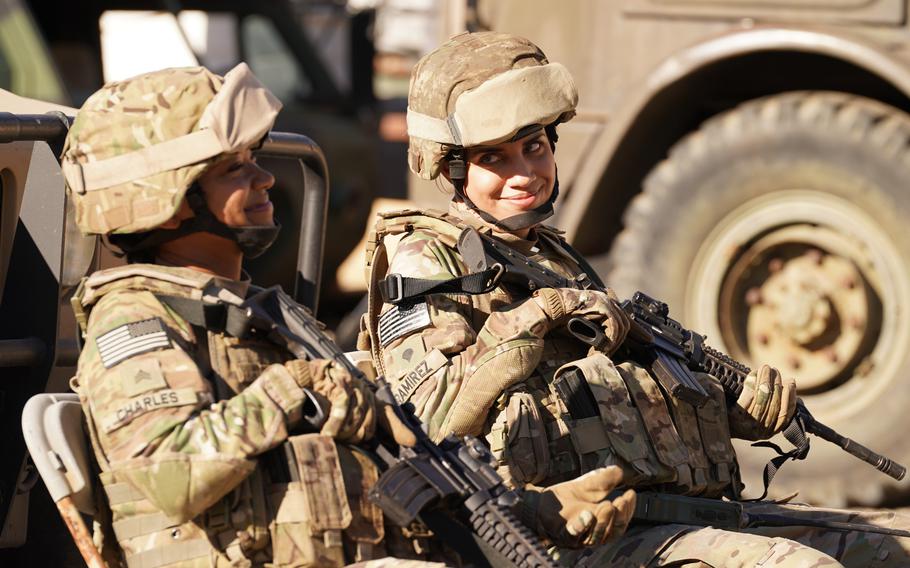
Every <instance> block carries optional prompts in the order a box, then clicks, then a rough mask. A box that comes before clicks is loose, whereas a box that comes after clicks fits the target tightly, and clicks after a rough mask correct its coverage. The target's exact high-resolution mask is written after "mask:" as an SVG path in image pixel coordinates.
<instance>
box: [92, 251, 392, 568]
mask: <svg viewBox="0 0 910 568" xmlns="http://www.w3.org/2000/svg"><path fill="white" fill-rule="evenodd" d="M247 287H248V283H246V282H236V281H226V280H223V279H219V278H216V277H212V276H209V275H206V274H203V273H200V272H196V271H194V270H190V269H186V268H168V267H162V266H156V265H141V264H133V265H128V266H125V267H121V268H115V269H110V270H106V271H102V272H98V273H95V274H94V275H92V276H91V277H90V278H88V279H87V280H86V282H85V284H84V287H83V288H84V289H83V293H82V295H81V303H82V306H83V307H84V309H86V310H89V309H90V310H91V311H90V317H89V318H88V325H87V329H86V335H85V338H86V342H85V348H84V350H83V352H82V355H81V357H80V359H79V368H78V375H77V378H76V381H75V383H74V385H75V388H76V389H77V390H78V392H79V394H80V398H81V399H82V402H83V407H84V408H85V411H86V416H87V420H88V423H89V426H90V431H91V432H92V434H93V435H92V441H93V447H94V449H95V454H96V456H97V459H98V463H99V465H100V467H101V474H100V476H101V482H102V485H103V487H104V490H105V493H106V495H107V498H108V502H109V505H110V508H111V511H112V519H111V520H112V521H113V523H112V526H113V531H114V533H115V535H116V537H117V542H118V544H119V546H120V548H121V549H122V551H123V554H124V557H125V559H126V562H127V564H128V565H130V566H146V567H147V566H158V565H169V566H221V565H228V564H230V563H232V562H233V563H238V562H239V563H241V564H242V563H243V562H244V561H245V560H248V561H250V562H252V563H253V564H255V565H262V564H264V563H267V562H273V563H275V564H276V565H282V566H285V565H288V566H289V565H306V564H312V565H336V566H339V565H342V564H344V555H343V545H347V547H348V551H349V553H359V555H360V556H361V557H365V558H370V557H373V556H374V555H375V554H379V555H380V556H381V555H382V554H381V552H382V548H381V546H380V542H381V541H382V539H383V536H384V528H383V523H382V514H381V511H379V509H378V508H377V507H376V506H375V505H373V504H371V503H369V502H367V501H366V499H365V493H366V491H367V490H368V489H369V487H371V486H372V484H373V482H374V481H375V479H376V475H377V471H376V469H375V466H373V465H372V463H370V462H369V461H368V460H364V459H363V458H362V457H361V455H360V454H359V453H356V452H352V451H351V450H350V449H348V448H347V447H345V446H343V445H336V444H335V442H334V441H333V440H332V439H331V438H328V437H325V436H320V435H318V434H312V435H300V436H294V437H292V443H293V444H294V445H295V449H296V450H297V454H298V455H306V456H308V459H307V460H306V461H304V462H302V463H301V468H302V473H303V475H301V478H302V479H306V482H305V483H293V482H292V483H287V482H285V483H276V482H274V481H272V480H271V476H272V472H271V471H270V470H269V468H268V467H264V464H265V463H271V462H263V461H262V459H260V456H262V455H263V454H266V453H267V452H268V451H269V450H271V449H272V448H274V447H275V446H277V445H279V444H281V443H282V442H284V441H285V440H286V439H288V436H289V432H291V431H293V429H294V428H295V426H297V425H298V424H299V421H300V407H301V403H302V401H303V392H302V390H301V388H300V387H299V386H298V384H297V382H296V381H295V380H294V378H293V377H292V376H291V375H290V373H289V372H288V370H287V369H286V368H285V366H284V365H282V363H284V362H285V361H288V360H289V359H290V358H291V355H290V353H288V352H286V351H284V350H283V349H281V348H279V347H277V346H275V345H272V344H270V343H267V342H264V341H258V340H252V339H247V340H239V339H236V338H233V337H230V336H228V335H225V334H224V333H219V332H213V331H206V330H204V329H201V328H198V327H193V326H191V325H190V324H189V323H188V322H187V321H186V320H184V319H182V318H181V317H180V316H178V315H176V314H175V313H174V312H173V311H172V310H170V309H168V308H167V307H165V306H164V305H163V304H162V303H161V302H160V301H159V300H158V299H157V298H156V294H163V295H169V296H179V297H185V298H194V297H200V296H201V295H202V294H211V295H218V294H222V295H223V294H225V293H227V292H230V293H233V294H236V295H238V296H240V297H243V295H244V294H245V292H246V289H247ZM143 328H144V329H143ZM140 333H142V335H138V334H140ZM130 334H133V335H137V337H139V338H143V339H140V340H139V341H131V340H128V339H127V340H120V339H118V338H119V337H128V336H130ZM130 352H138V354H136V355H133V356H129V357H126V358H123V357H125V356H126V355H128V354H129V353H130ZM308 365H309V367H310V371H311V373H312V375H313V377H314V378H315V377H319V376H320V375H322V374H332V373H344V372H345V371H344V370H342V369H339V368H336V367H335V365H333V364H327V363H326V362H324V361H312V362H309V363H308ZM281 458H282V456H280V455H279V454H274V455H273V456H272V459H279V460H280V459H281ZM374 547H375V548H374ZM351 556H352V557H353V556H354V554H352V555H351Z"/></svg>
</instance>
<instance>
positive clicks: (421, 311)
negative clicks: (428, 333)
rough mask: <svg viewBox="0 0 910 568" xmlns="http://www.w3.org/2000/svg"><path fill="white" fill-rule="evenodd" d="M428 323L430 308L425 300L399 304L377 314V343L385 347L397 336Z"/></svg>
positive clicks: (425, 325) (421, 327) (423, 326)
mask: <svg viewBox="0 0 910 568" xmlns="http://www.w3.org/2000/svg"><path fill="white" fill-rule="evenodd" d="M428 325H430V308H429V306H427V303H426V302H420V303H419V304H413V305H407V304H399V305H397V306H394V307H392V308H391V309H389V310H387V311H386V312H385V313H384V314H382V315H381V316H379V344H380V345H382V346H383V347H385V346H386V345H388V344H389V343H391V342H392V341H394V340H396V339H398V338H399V337H401V336H403V335H405V334H406V333H410V332H412V331H415V330H418V329H423V328H425V327H427V326H428Z"/></svg>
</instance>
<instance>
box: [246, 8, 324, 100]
mask: <svg viewBox="0 0 910 568" xmlns="http://www.w3.org/2000/svg"><path fill="white" fill-rule="evenodd" d="M240 33H241V46H242V50H243V59H244V60H245V61H246V62H247V63H248V64H249V66H250V68H251V69H252V70H253V73H255V74H256V77H258V78H259V80H260V81H262V82H263V83H264V84H265V86H266V87H268V88H269V90H271V91H272V92H273V93H275V95H276V96H277V97H278V98H279V99H281V100H282V101H283V102H285V103H287V102H290V101H292V100H294V99H300V98H304V97H306V96H307V95H309V94H310V93H311V92H312V86H311V85H310V83H309V81H307V79H306V77H305V76H304V75H303V74H302V73H301V71H300V68H299V67H298V65H297V62H296V61H295V59H294V56H293V54H292V53H291V52H290V50H289V49H288V46H287V44H286V43H285V42H284V39H283V38H282V37H281V35H280V33H279V32H278V30H277V29H276V28H275V25H274V24H273V23H272V22H271V21H270V20H268V19H267V18H265V17H263V16H258V15H251V16H247V17H245V18H244V19H243V22H242V23H241V29H240Z"/></svg>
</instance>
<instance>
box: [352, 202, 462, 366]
mask: <svg viewBox="0 0 910 568" xmlns="http://www.w3.org/2000/svg"><path fill="white" fill-rule="evenodd" d="M465 227H467V225H466V224H465V223H464V221H462V220H461V219H459V218H458V217H455V216H453V215H449V214H448V213H443V212H442V211H437V210H435V209H426V210H423V211H418V210H416V209H401V210H398V211H386V212H382V213H379V216H378V218H377V219H376V224H375V225H374V227H373V230H372V231H370V235H369V237H368V238H367V246H366V254H365V255H364V259H365V262H364V270H365V276H366V281H367V302H368V304H367V319H366V325H365V326H364V327H365V331H366V332H367V336H368V337H369V341H370V352H371V354H372V356H373V362H374V364H375V365H376V366H377V370H378V371H379V372H380V374H385V368H384V364H383V361H382V355H381V353H380V352H379V347H380V344H379V330H378V326H379V322H378V320H379V312H380V310H382V303H383V301H386V300H385V299H386V298H389V300H387V301H390V302H391V300H392V299H395V300H397V301H399V302H400V301H404V299H405V297H406V295H405V294H398V292H403V287H398V286H397V285H398V284H402V285H403V284H404V280H403V279H402V281H401V282H394V281H391V282H388V283H387V282H386V278H385V276H386V273H387V272H388V270H389V255H388V250H387V248H386V242H385V239H386V237H389V236H393V235H401V234H405V233H411V232H413V231H415V230H423V231H428V232H430V233H432V234H433V235H434V236H435V237H436V238H438V239H439V241H440V242H442V243H443V244H444V245H446V246H448V247H451V248H453V249H454V248H455V247H456V246H457V244H458V236H459V235H460V234H461V231H462V230H463V229H464V228H465ZM399 277H400V276H399ZM437 284H440V281H434V282H433V285H437ZM428 289H429V288H428ZM408 293H410V294H412V295H413V293H414V288H412V284H411V283H408ZM427 293H429V292H426V291H424V292H422V294H418V295H423V294H427ZM399 296H400V298H399Z"/></svg>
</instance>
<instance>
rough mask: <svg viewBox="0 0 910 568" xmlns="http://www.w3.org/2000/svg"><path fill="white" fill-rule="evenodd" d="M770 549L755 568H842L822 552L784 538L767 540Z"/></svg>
mask: <svg viewBox="0 0 910 568" xmlns="http://www.w3.org/2000/svg"><path fill="white" fill-rule="evenodd" d="M768 540H769V544H770V547H769V548H768V553H767V554H766V555H765V557H764V558H762V559H760V560H759V561H758V562H757V563H756V564H755V566H756V567H769V568H770V567H774V568H816V567H819V568H821V567H824V568H844V567H843V565H842V564H841V563H840V562H838V561H837V560H835V559H834V558H831V557H830V556H828V555H827V554H825V553H824V552H822V551H820V550H816V549H814V548H810V547H808V546H806V545H804V544H800V543H798V542H796V541H793V540H789V539H786V538H772V539H768Z"/></svg>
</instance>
